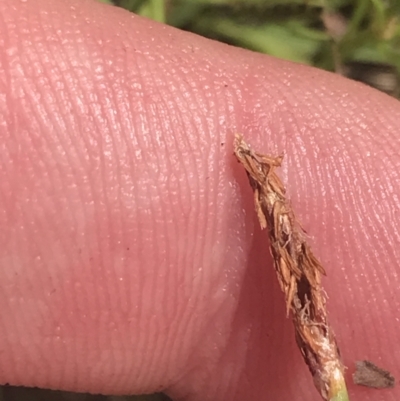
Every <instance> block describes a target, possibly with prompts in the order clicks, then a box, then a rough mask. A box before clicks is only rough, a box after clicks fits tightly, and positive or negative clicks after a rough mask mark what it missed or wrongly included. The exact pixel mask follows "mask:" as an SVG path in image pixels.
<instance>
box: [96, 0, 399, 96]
mask: <svg viewBox="0 0 400 401" xmlns="http://www.w3.org/2000/svg"><path fill="white" fill-rule="evenodd" d="M99 1H102V2H105V3H109V4H114V5H116V6H119V7H122V8H125V9H127V10H129V11H132V12H135V13H137V14H140V15H142V16H146V17H148V18H152V19H154V20H156V21H160V22H164V23H166V24H169V25H172V26H175V27H177V28H180V29H183V30H187V31H191V32H195V33H197V34H200V35H202V36H205V37H208V38H211V39H216V40H219V41H222V42H225V43H229V44H232V45H235V46H240V47H244V48H248V49H251V50H255V51H258V52H261V53H265V54H269V55H272V56H275V57H279V58H283V59H286V60H292V61H296V62H300V63H304V64H308V65H313V66H315V67H318V68H323V69H325V70H328V71H335V72H337V73H340V74H343V75H347V76H349V77H351V78H353V79H358V80H361V81H364V82H366V83H368V84H370V85H372V86H376V87H378V89H381V90H384V91H385V92H388V93H390V94H394V95H397V94H398V86H399V85H398V76H399V73H400V1H399V0H391V1H390V0H331V1H328V0H99Z"/></svg>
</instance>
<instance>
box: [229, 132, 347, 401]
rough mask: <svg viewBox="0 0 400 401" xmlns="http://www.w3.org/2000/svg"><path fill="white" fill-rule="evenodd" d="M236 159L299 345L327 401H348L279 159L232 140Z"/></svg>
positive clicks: (314, 268)
mask: <svg viewBox="0 0 400 401" xmlns="http://www.w3.org/2000/svg"><path fill="white" fill-rule="evenodd" d="M234 149H235V155H236V157H237V159H238V161H239V162H240V163H241V164H242V165H243V167H244V168H245V170H246V172H247V175H248V178H249V181H250V185H251V187H252V188H253V191H254V202H255V210H256V213H257V216H258V219H259V221H260V225H261V227H262V228H267V230H268V235H269V240H270V251H271V255H272V257H273V260H274V267H275V270H276V273H277V277H278V281H279V285H280V287H281V289H282V291H283V292H284V294H285V300H286V309H287V312H288V313H289V312H291V315H292V320H293V324H294V327H295V334H296V340H297V344H298V347H299V348H300V351H301V353H302V355H303V358H304V361H305V362H306V364H307V365H308V367H309V370H310V372H311V374H312V376H313V379H314V384H315V386H316V388H317V390H318V391H319V393H320V394H321V396H322V398H323V399H324V400H326V401H347V400H348V395H347V390H346V384H345V381H344V376H343V371H344V367H343V365H342V362H341V360H340V354H339V349H338V346H337V343H336V339H335V335H334V333H333V331H332V329H331V327H330V325H329V323H328V320H327V315H326V308H325V296H324V291H323V290H322V288H321V275H323V274H325V270H324V268H323V267H322V265H321V263H320V262H319V261H318V259H317V258H316V257H315V256H314V254H313V252H312V251H311V248H310V247H309V245H308V244H307V242H306V235H305V232H304V230H303V229H302V227H301V225H300V224H299V223H298V221H297V219H296V217H295V215H294V212H293V210H292V207H291V205H290V202H289V201H288V200H287V199H286V196H285V194H286V190H285V187H284V186H283V183H282V181H281V180H280V178H279V177H278V175H277V174H276V173H275V169H276V168H277V167H280V166H281V164H282V160H283V156H278V157H271V156H265V155H262V154H260V153H256V152H254V151H253V150H252V149H251V148H250V147H249V146H248V145H247V144H246V142H244V140H243V139H242V137H241V136H238V135H237V136H236V138H235V144H234Z"/></svg>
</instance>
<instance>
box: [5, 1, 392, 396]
mask: <svg viewBox="0 0 400 401" xmlns="http://www.w3.org/2000/svg"><path fill="white" fill-rule="evenodd" d="M237 132H240V133H242V134H243V135H244V136H245V138H246V139H247V140H248V142H250V143H251V144H252V145H253V147H254V148H256V149H257V150H259V151H262V152H265V153H269V154H277V153H280V152H284V153H285V159H284V166H283V168H282V170H281V177H282V179H283V180H284V182H285V183H286V185H287V188H288V195H289V197H290V199H291V201H292V203H293V207H294V209H295V211H296V212H297V214H298V216H299V218H300V220H301V222H302V224H303V226H304V227H305V229H306V230H307V232H308V233H309V235H310V241H311V243H312V245H313V246H314V249H315V252H316V254H317V255H318V257H319V258H320V259H321V260H322V262H323V264H324V265H325V267H326V270H327V272H328V279H325V280H324V285H325V288H326V291H327V293H328V294H329V301H328V302H329V311H330V317H331V322H332V324H333V325H334V326H335V327H336V333H337V336H338V341H339V343H340V344H341V350H342V353H343V358H344V363H345V364H346V365H347V366H349V370H348V371H347V375H348V377H349V378H350V376H351V372H352V370H353V368H352V367H353V365H354V362H355V360H359V359H369V360H371V361H373V362H375V363H376V364H378V365H380V366H382V367H384V368H386V369H388V370H391V371H392V372H393V374H395V375H396V374H397V376H399V375H400V368H399V366H400V347H399V344H400V323H399V312H398V311H399V310H400V295H399V294H400V293H399V288H400V276H399V267H398V261H399V260H400V244H399V242H400V228H399V227H400V224H399V219H400V201H399V193H400V103H399V102H398V101H396V100H394V99H392V98H390V97H388V96H386V95H384V94H381V93H378V92H377V91H375V90H373V89H370V88H368V87H366V86H363V85H361V84H357V83H354V82H351V81H348V80H346V79H343V78H341V77H339V76H335V75H333V74H329V73H325V72H322V71H319V70H316V69H312V68H309V67H305V66H301V65H297V64H292V63H289V62H285V61H282V60H275V59H273V58H269V57H266V56H263V55H259V54H255V53H252V52H248V51H244V50H240V49H236V48H232V47H229V46H226V45H222V44H219V43H216V42H212V41H209V40H206V39H203V38H201V37H198V36H195V35H191V34H188V33H184V32H181V31H178V30H175V29H172V28H169V27H166V26H163V25H159V24H156V23H153V22H151V21H148V20H144V19H141V18H139V17H136V16H134V15H132V14H129V13H127V12H124V11H123V10H120V9H117V8H112V7H110V6H106V5H103V4H97V3H96V4H94V3H93V2H92V1H89V0H59V1H56V0H53V1H48V0H35V1H33V0H25V1H16V0H2V1H1V2H0V138H1V143H0V147H1V153H0V154H1V156H0V225H1V230H0V286H1V290H0V310H1V314H0V328H1V330H0V333H1V335H0V355H1V358H0V381H1V382H2V383H10V384H14V385H25V386H39V387H46V388H53V389H54V388H56V389H65V390H73V391H89V392H96V393H98V392H100V393H108V394H124V393H125V394H126V393H147V392H155V391H166V392H167V393H168V394H170V395H171V396H172V397H174V398H175V399H177V400H188V401H189V400H192V401H197V400H198V401H207V400H209V401H214V400H215V401H232V400H233V401H236V400H237V401H242V400H259V401H263V400H279V401H286V400H288V401H289V400H308V401H313V400H319V396H318V394H317V392H316V390H315V389H314V387H313V384H312V380H311V377H310V375H309V372H308V370H307V368H306V367H305V366H304V365H303V362H302V359H301V357H300V353H299V351H298V350H297V349H296V346H295V342H294V336H293V329H292V325H291V322H290V319H286V317H285V308H284V301H283V296H282V294H281V293H280V290H279V288H278V285H277V282H276V278H275V277H274V271H273V267H272V265H271V259H270V256H269V251H268V246H267V239H266V233H265V232H261V230H260V229H259V227H258V223H257V221H256V217H255V214H254V211H253V201H252V194H251V190H250V188H249V186H248V183H247V179H246V176H245V173H244V171H243V169H242V168H241V167H240V166H239V165H238V164H237V162H236V160H235V158H234V157H233V155H232V149H233V146H232V142H233V137H234V134H235V133H237ZM349 387H350V393H351V395H352V397H353V400H363V401H372V400H374V401H379V400H382V401H383V400H385V401H388V400H399V399H400V390H399V388H400V387H397V388H394V389H392V390H384V391H375V390H370V389H364V388H360V387H355V386H354V385H352V384H351V383H350V386H349Z"/></svg>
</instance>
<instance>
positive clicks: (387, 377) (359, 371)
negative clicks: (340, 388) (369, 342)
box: [353, 361, 395, 388]
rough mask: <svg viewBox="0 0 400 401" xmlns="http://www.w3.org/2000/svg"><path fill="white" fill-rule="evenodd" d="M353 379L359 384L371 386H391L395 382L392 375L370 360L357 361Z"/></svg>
mask: <svg viewBox="0 0 400 401" xmlns="http://www.w3.org/2000/svg"><path fill="white" fill-rule="evenodd" d="M353 381H354V383H355V384H358V385H360V386H366V387H372V388H392V387H394V384H395V379H394V377H393V376H392V375H391V374H390V372H388V371H387V370H384V369H382V368H378V366H376V365H374V364H373V363H372V362H370V361H357V362H356V371H355V372H354V373H353Z"/></svg>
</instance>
